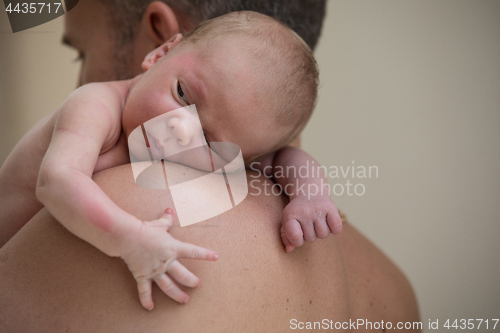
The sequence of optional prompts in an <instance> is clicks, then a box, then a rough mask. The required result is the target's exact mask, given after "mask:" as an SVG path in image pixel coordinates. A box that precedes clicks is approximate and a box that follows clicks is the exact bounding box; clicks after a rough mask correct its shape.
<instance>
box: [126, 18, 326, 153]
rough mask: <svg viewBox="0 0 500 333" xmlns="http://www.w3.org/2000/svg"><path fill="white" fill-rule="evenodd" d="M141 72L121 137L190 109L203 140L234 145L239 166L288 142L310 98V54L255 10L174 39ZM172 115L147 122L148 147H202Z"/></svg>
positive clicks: (314, 74)
mask: <svg viewBox="0 0 500 333" xmlns="http://www.w3.org/2000/svg"><path fill="white" fill-rule="evenodd" d="M143 68H144V69H145V70H146V73H144V74H143V75H141V76H139V77H138V78H137V79H135V84H134V85H133V87H132V88H131V92H130V93H129V96H128V99H127V103H126V105H125V109H124V112H123V128H124V132H125V134H126V135H127V136H128V135H129V134H130V133H131V131H132V130H134V129H135V128H137V127H138V126H140V125H141V124H143V123H145V122H147V121H148V120H150V119H153V118H156V117H158V118H159V119H160V117H159V116H160V115H163V114H169V113H171V111H173V110H176V109H178V108H181V107H186V106H188V105H191V104H195V105H196V108H197V110H198V114H199V119H200V122H201V125H202V127H203V131H204V133H205V136H206V138H207V141H208V142H211V141H214V142H233V143H236V144H237V145H239V146H240V147H241V149H242V152H243V157H244V159H245V161H246V162H249V161H251V160H254V159H256V158H258V157H260V156H262V155H264V154H266V153H268V152H270V151H274V150H277V149H279V148H281V147H283V146H285V145H286V144H288V143H289V142H290V141H291V140H293V139H294V138H295V136H296V135H298V134H299V133H300V131H301V130H302V129H303V127H304V126H305V124H306V123H307V120H308V119H309V117H310V115H311V113H312V110H313V108H314V104H315V100H316V94H317V80H318V71H317V68H316V62H315V60H314V57H313V56H312V51H311V50H310V49H309V47H308V46H307V44H305V43H304V41H303V40H302V39H301V38H300V37H299V36H297V35H296V34H295V33H294V32H293V31H292V30H290V29H289V28H288V27H286V26H285V25H283V24H281V23H280V22H278V21H276V20H274V19H272V18H270V17H267V16H265V15H262V14H258V13H255V12H236V13H231V14H226V15H223V16H221V17H218V18H217V19H213V20H209V21H206V22H204V23H203V24H201V25H200V26H199V27H197V28H196V29H195V30H194V31H193V32H191V33H189V34H188V35H187V36H186V37H185V38H184V39H183V38H182V36H181V35H176V36H175V37H174V38H173V39H171V40H170V41H169V42H167V43H165V44H163V45H162V46H160V47H159V48H157V49H155V50H154V51H153V52H151V53H150V54H149V55H148V56H147V57H146V59H145V60H144V62H143ZM171 115H173V113H172V114H171ZM179 117H180V118H179ZM179 117H177V116H176V120H172V119H170V118H171V117H170V116H169V115H166V116H165V117H161V119H163V120H162V121H161V122H164V124H161V123H160V124H155V125H154V126H153V124H152V123H150V128H152V132H151V133H147V135H148V137H149V136H150V140H149V141H150V144H151V145H152V147H153V148H162V150H164V151H165V153H171V152H175V151H177V150H176V149H177V148H179V149H183V148H181V147H177V146H176V145H182V146H185V147H184V148H186V145H188V142H189V144H191V143H193V142H195V141H197V142H198V143H199V142H201V138H200V137H199V136H200V135H199V134H196V133H199V132H200V131H198V130H195V131H189V130H188V129H187V128H185V127H187V126H190V125H189V124H191V122H190V120H189V119H191V118H190V117H187V116H186V117H184V116H182V114H181V115H180V116H179ZM181 118H182V119H184V120H182V122H181V121H180V120H179V119H181ZM193 124H194V123H193ZM156 129H158V130H156ZM153 132H156V133H153ZM186 133H191V134H193V135H197V136H196V137H193V138H192V139H191V137H190V138H187V137H186ZM162 142H164V144H163V143H162ZM155 144H156V145H157V146H158V147H156V146H155ZM172 145H173V146H172ZM195 146H196V145H195Z"/></svg>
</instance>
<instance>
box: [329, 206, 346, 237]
mask: <svg viewBox="0 0 500 333" xmlns="http://www.w3.org/2000/svg"><path fill="white" fill-rule="evenodd" d="M326 222H327V223H328V227H329V228H330V231H331V232H332V234H334V235H338V234H340V232H341V231H342V219H341V218H340V215H339V212H338V210H337V209H331V210H330V211H329V212H328V214H327V215H326Z"/></svg>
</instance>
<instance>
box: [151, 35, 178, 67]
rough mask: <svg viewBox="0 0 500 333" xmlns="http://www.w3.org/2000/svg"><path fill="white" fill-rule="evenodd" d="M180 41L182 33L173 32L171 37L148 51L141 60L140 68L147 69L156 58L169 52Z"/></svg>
mask: <svg viewBox="0 0 500 333" xmlns="http://www.w3.org/2000/svg"><path fill="white" fill-rule="evenodd" d="M181 41H182V35H181V34H175V35H174V36H173V37H172V38H170V39H169V40H168V41H166V42H165V43H163V44H161V45H160V46H158V47H157V48H156V49H154V50H153V51H151V52H149V53H148V55H147V56H146V58H144V61H143V62H142V69H143V70H145V71H147V70H148V69H150V68H151V67H152V66H153V65H154V64H156V62H157V61H158V59H160V58H161V57H163V56H164V55H165V54H167V53H168V52H170V51H171V50H172V49H173V48H174V47H176V46H177V45H179V43H180V42H181Z"/></svg>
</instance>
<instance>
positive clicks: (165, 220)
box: [145, 208, 174, 231]
mask: <svg viewBox="0 0 500 333" xmlns="http://www.w3.org/2000/svg"><path fill="white" fill-rule="evenodd" d="M173 221H174V210H173V209H172V208H167V209H166V210H165V211H164V212H163V214H161V216H160V217H159V218H158V219H157V220H153V221H147V222H145V223H146V224H147V225H148V226H149V227H159V228H164V229H165V230H166V231H168V230H170V228H171V227H172V224H173Z"/></svg>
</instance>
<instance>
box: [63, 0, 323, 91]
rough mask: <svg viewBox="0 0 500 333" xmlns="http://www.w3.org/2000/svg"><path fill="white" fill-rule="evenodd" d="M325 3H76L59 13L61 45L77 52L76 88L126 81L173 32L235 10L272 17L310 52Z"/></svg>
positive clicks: (92, 0)
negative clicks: (62, 22) (62, 18)
mask: <svg viewBox="0 0 500 333" xmlns="http://www.w3.org/2000/svg"><path fill="white" fill-rule="evenodd" d="M325 7H326V0H163V1H152V0H80V2H79V4H78V5H77V6H76V7H75V8H74V9H73V10H71V11H70V12H69V13H68V14H66V15H65V23H66V25H65V36H64V41H65V42H66V43H67V44H69V45H70V46H72V47H74V48H76V49H77V50H78V51H79V58H80V59H81V61H82V68H81V72H80V79H79V82H78V84H79V85H81V84H85V83H88V82H93V81H109V80H117V79H128V78H132V77H134V76H135V75H137V74H139V73H140V72H141V62H142V60H143V59H144V56H145V55H146V54H147V53H148V52H150V51H151V50H153V49H155V48H156V47H158V46H159V45H161V44H163V43H164V42H165V41H167V40H168V39H170V38H171V37H172V36H173V35H175V34H176V33H179V32H181V33H185V32H188V31H190V30H192V29H193V28H194V27H195V26H196V25H198V24H199V23H201V22H203V21H205V20H208V19H211V18H214V17H217V16H220V15H223V14H226V13H229V12H233V11H240V10H251V11H256V12H260V13H263V14H266V15H269V16H271V17H274V18H276V19H278V20H280V21H281V22H284V23H285V24H287V25H288V26H290V27H291V28H292V30H294V31H296V32H297V33H298V35H299V36H301V37H302V38H303V39H304V40H305V41H306V42H307V43H308V44H309V46H310V47H311V48H313V49H314V47H315V45H316V43H317V41H318V38H319V35H320V32H321V27H322V23H323V18H324V15H325Z"/></svg>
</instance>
